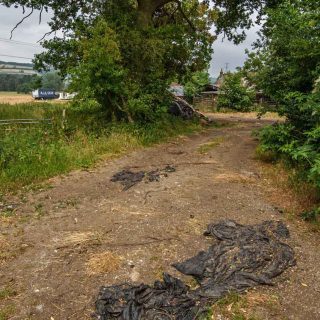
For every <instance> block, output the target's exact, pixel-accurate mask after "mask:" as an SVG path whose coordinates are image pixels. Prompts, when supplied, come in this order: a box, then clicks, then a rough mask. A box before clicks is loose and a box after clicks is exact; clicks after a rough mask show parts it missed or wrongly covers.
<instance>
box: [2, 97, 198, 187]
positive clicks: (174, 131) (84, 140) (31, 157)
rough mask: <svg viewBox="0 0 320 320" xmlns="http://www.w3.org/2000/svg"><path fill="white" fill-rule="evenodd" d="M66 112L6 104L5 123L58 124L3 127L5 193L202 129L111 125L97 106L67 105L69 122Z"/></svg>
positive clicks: (173, 121) (165, 120)
mask: <svg viewBox="0 0 320 320" xmlns="http://www.w3.org/2000/svg"><path fill="white" fill-rule="evenodd" d="M63 108H66V105H50V104H25V105H16V106H11V105H0V114H1V118H2V119H8V118H11V119H12V118H47V119H52V124H35V125H32V126H26V125H25V126H23V125H16V126H10V127H4V126H2V127H1V128H0V192H6V191H12V190H15V189H16V188H18V187H22V186H24V185H27V184H30V183H37V182H40V181H42V180H43V179H46V178H49V177H52V176H55V175H57V174H61V173H65V172H68V171H70V170H72V169H76V168H87V167H89V166H91V165H93V164H94V163H96V162H97V161H98V160H100V159H104V158H107V157H112V156H115V155H119V154H121V153H124V152H128V151H130V150H133V149H136V148H139V147H142V146H150V145H152V144H154V143H158V142H161V141H165V140H166V139H168V138H169V137H172V136H175V135H179V134H188V133H191V132H193V131H195V130H200V128H201V126H200V125H199V124H198V123H197V122H186V121H183V120H180V119H178V118H173V117H171V116H169V115H166V114H164V115H162V117H159V118H158V120H157V121H154V122H152V123H149V124H145V123H144V124H141V123H134V124H128V123H107V124H106V120H105V119H106V117H107V115H106V112H105V110H104V109H103V108H101V107H100V106H99V105H98V104H97V103H92V104H91V105H88V104H86V105H85V107H83V106H82V105H70V106H67V111H66V119H65V120H63V118H62V109H63Z"/></svg>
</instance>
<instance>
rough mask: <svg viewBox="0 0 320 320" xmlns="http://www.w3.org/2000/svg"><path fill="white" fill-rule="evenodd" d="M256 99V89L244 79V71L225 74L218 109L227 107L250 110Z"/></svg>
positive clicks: (243, 110) (236, 109)
mask: <svg viewBox="0 0 320 320" xmlns="http://www.w3.org/2000/svg"><path fill="white" fill-rule="evenodd" d="M254 101H255V91H254V90H253V89H252V88H250V87H248V85H247V84H246V83H245V82H244V81H243V78H242V73H241V72H235V73H228V74H227V75H225V77H224V80H223V83H222V86H221V87H220V94H219V96H218V99H217V109H218V110H219V109H222V108H227V109H231V110H235V111H242V112H246V111H249V110H250V108H251V107H252V106H253V104H254Z"/></svg>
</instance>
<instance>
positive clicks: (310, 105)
mask: <svg viewBox="0 0 320 320" xmlns="http://www.w3.org/2000/svg"><path fill="white" fill-rule="evenodd" d="M280 113H281V114H282V115H285V116H286V118H287V121H286V122H285V123H281V124H276V125H274V126H268V127H265V128H264V129H262V130H261V132H260V141H261V147H260V148H261V150H262V151H272V152H275V153H277V154H278V155H279V156H282V157H285V158H286V159H288V160H289V161H290V162H291V163H292V164H293V165H295V166H297V167H298V168H299V169H300V170H302V171H305V172H306V173H307V174H306V178H307V180H308V181H310V182H312V183H313V184H315V185H316V186H317V187H318V188H319V190H320V92H319V91H316V92H313V93H310V94H301V93H291V94H289V95H288V96H287V97H286V99H285V100H284V102H283V104H282V106H281V112H280Z"/></svg>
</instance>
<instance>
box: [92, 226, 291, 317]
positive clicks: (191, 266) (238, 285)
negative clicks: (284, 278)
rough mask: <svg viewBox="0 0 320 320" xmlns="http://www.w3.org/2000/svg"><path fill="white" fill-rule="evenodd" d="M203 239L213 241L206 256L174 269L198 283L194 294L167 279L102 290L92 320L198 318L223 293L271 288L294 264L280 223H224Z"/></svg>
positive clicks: (286, 231)
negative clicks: (261, 286)
mask: <svg viewBox="0 0 320 320" xmlns="http://www.w3.org/2000/svg"><path fill="white" fill-rule="evenodd" d="M205 235H206V236H210V237H214V238H215V243H214V244H213V245H212V246H210V247H209V249H208V250H207V251H202V252H200V253H199V254H197V255H196V256H195V257H193V258H191V259H188V260H186V261H184V262H182V263H177V264H175V265H174V267H175V268H176V269H177V270H179V271H180V272H181V273H183V274H186V275H191V276H193V277H194V278H195V279H196V280H197V282H198V283H199V287H198V288H197V289H195V290H191V289H190V288H189V287H188V286H187V285H185V284H184V283H183V282H182V281H181V280H179V279H176V278H174V277H172V276H170V275H168V274H164V276H163V281H162V282H159V281H157V282H155V283H154V285H153V286H148V285H144V284H141V285H138V286H135V285H129V284H125V285H120V286H110V287H102V288H101V290H100V293H99V296H98V299H97V301H96V316H97V319H100V320H107V319H118V320H120V319H121V320H166V319H176V320H189V319H190V320H191V319H198V318H199V317H200V315H201V314H203V312H205V311H206V309H207V307H208V306H210V304H212V303H214V302H215V301H217V300H218V299H219V298H221V297H223V296H224V295H226V294H227V293H228V292H230V291H236V292H242V291H244V290H246V289H248V288H251V287H254V286H257V285H266V284H267V285H271V284H272V279H273V278H275V277H276V276H278V275H280V274H281V273H282V272H283V271H285V270H286V269H287V268H289V267H290V266H293V265H294V264H295V259H294V252H293V250H292V248H291V247H290V246H288V245H287V244H285V243H284V242H282V241H284V240H285V239H287V238H288V237H289V231H288V229H287V228H286V226H285V225H284V224H283V223H282V222H279V221H265V222H263V223H261V224H258V225H253V226H245V225H241V224H238V223H236V222H234V221H232V220H225V221H221V222H219V223H217V224H211V225H209V226H208V229H207V231H206V232H205ZM217 240H218V241H217Z"/></svg>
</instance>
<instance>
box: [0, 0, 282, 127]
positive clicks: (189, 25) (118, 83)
mask: <svg viewBox="0 0 320 320" xmlns="http://www.w3.org/2000/svg"><path fill="white" fill-rule="evenodd" d="M278 2H279V1H277V0H274V1H270V0H268V1H265V0H245V1H243V0H242V1H239V0H236V1H235V0H212V1H209V0H204V1H198V0H105V1H100V0H94V1H83V0H76V1H75V0H68V1H60V0H30V1H28V0H20V1H11V0H3V1H1V2H0V3H2V4H4V5H6V6H12V5H13V6H17V7H18V6H19V5H22V6H24V8H25V9H29V10H31V12H30V11H29V12H30V13H32V12H33V10H40V16H41V12H42V11H43V10H46V11H48V10H52V12H53V19H52V21H51V22H50V23H49V24H50V27H51V30H52V32H53V33H54V32H56V31H59V33H58V34H61V33H62V34H63V36H62V37H58V36H55V37H54V38H53V39H51V40H47V41H44V42H43V45H44V47H45V48H46V49H47V51H46V52H45V53H42V54H40V55H38V57H37V59H36V65H37V67H38V68H40V69H43V68H46V67H47V66H49V65H50V66H53V67H54V68H55V69H57V70H59V71H60V72H61V73H62V74H63V75H70V76H71V86H72V88H73V90H74V91H77V92H78V93H79V95H78V97H79V98H80V99H95V100H96V101H98V102H99V104H100V105H101V106H103V107H104V108H105V109H107V110H108V113H107V114H108V117H109V118H114V119H127V120H129V121H132V120H140V121H150V120H153V119H154V117H155V115H156V114H159V113H161V111H162V110H164V107H165V106H167V105H168V99H169V98H170V97H169V96H168V93H167V88H168V86H169V84H170V82H172V81H176V80H178V81H182V80H183V81H188V78H189V79H190V78H191V77H192V74H194V73H195V72H197V71H203V70H206V69H207V67H208V64H209V61H210V59H211V53H212V47H211V45H212V42H213V41H214V39H215V37H214V36H212V34H211V33H210V30H211V28H212V25H213V24H214V25H215V26H216V31H217V33H222V32H224V33H225V34H226V35H227V37H228V38H229V39H233V40H234V41H235V42H237V43H238V42H240V41H241V40H243V39H244V32H243V30H245V29H247V28H249V27H250V26H251V25H252V23H253V21H252V13H253V12H254V11H255V10H257V11H258V12H259V15H258V20H259V18H260V17H261V15H262V14H263V13H264V10H265V8H266V7H272V6H274V5H276V4H277V3H278ZM210 4H211V5H210ZM29 12H28V14H29Z"/></svg>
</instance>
